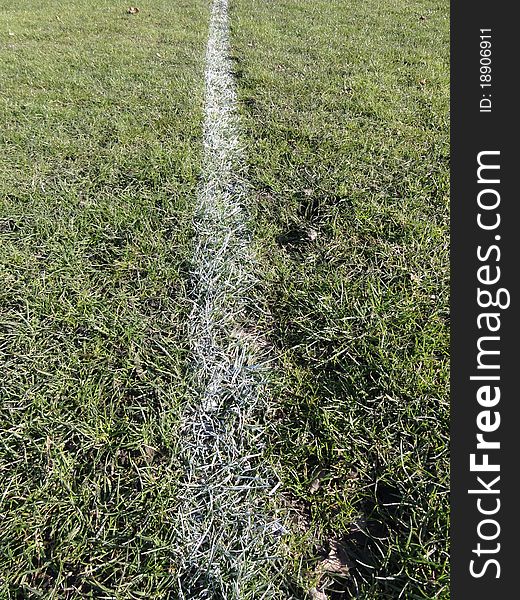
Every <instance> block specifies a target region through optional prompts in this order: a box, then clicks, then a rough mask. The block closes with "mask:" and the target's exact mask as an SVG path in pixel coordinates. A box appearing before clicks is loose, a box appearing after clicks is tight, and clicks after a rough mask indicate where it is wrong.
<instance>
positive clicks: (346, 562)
mask: <svg viewBox="0 0 520 600" xmlns="http://www.w3.org/2000/svg"><path fill="white" fill-rule="evenodd" d="M138 6H139V8H140V12H139V13H138V14H137V15H128V14H126V8H127V6H126V4H124V3H121V2H109V1H108V0H96V1H94V2H87V1H86V0H75V1H74V2H66V1H65V0H63V1H59V0H42V1H41V2H38V3H35V2H33V1H32V0H20V1H18V2H16V3H13V2H8V1H7V0H0V31H1V36H2V37H1V46H0V147H1V152H0V238H1V245H0V366H1V372H0V395H1V399H0V419H1V426H0V428H1V436H0V515H1V520H0V599H2V600H3V598H6V599H8V598H17V599H20V598H30V599H32V598H45V599H60V600H61V599H68V598H70V599H73V598H117V599H123V598H124V599H134V598H135V599H137V598H146V599H147V600H151V599H152V598H157V599H162V598H172V599H173V598H177V597H178V596H176V595H175V594H176V592H175V589H176V588H175V586H176V561H177V558H178V547H177V540H178V532H177V531H173V530H172V527H171V523H172V522H173V518H172V516H173V515H174V514H175V511H176V510H177V508H178V502H177V492H178V489H179V481H180V479H181V477H182V469H183V467H182V464H180V462H179V460H178V457H179V447H180V445H181V444H182V438H181V437H180V435H179V431H180V427H181V423H180V415H181V411H182V406H183V401H184V398H185V396H186V393H187V389H186V388H187V379H188V377H187V371H188V369H189V360H190V357H189V340H188V339H187V331H188V329H187V317H188V315H189V313H190V310H191V304H190V298H189V286H190V261H191V259H192V248H193V233H194V232H193V227H192V217H193V207H194V204H195V198H196V193H197V182H198V180H199V177H200V173H201V168H202V166H203V165H202V131H203V102H204V68H205V65H204V55H205V49H206V42H207V36H208V23H209V13H210V6H209V3H208V2H207V1H206V0H171V1H167V0H154V1H153V2H152V1H150V2H146V3H142V5H139V4H138ZM448 14H449V9H448V3H447V2H446V1H445V0H430V1H426V0H413V1H412V2H404V0H384V1H377V2H376V0H365V1H361V0H353V1H351V2H340V1H338V0H231V2H230V19H231V56H232V59H233V65H234V72H235V77H236V83H237V89H238V100H239V111H240V116H241V123H242V142H243V146H244V149H245V153H246V156H247V162H248V165H247V166H248V186H249V189H250V190H251V198H250V202H251V203H252V206H253V208H254V223H253V225H254V234H255V242H254V251H255V253H256V257H257V261H258V269H257V276H258V278H259V284H258V285H257V286H256V288H255V290H254V293H253V297H252V298H250V301H249V304H250V311H249V312H250V314H249V316H248V320H249V321H250V322H251V323H252V322H254V323H255V325H254V327H253V326H251V330H253V329H254V330H256V332H257V333H258V334H259V335H260V336H261V337H262V339H263V340H264V342H265V344H266V347H268V348H269V352H270V353H271V355H272V357H273V361H272V366H273V370H272V373H271V375H270V384H271V385H270V394H271V409H270V411H269V412H268V414H267V417H268V421H269V422H270V425H269V427H268V428H267V429H266V431H265V435H264V438H265V442H266V443H267V445H268V451H267V453H266V454H265V456H264V459H265V462H266V464H269V465H271V467H272V469H273V470H274V471H276V473H277V474H278V476H279V477H280V479H281V481H282V485H281V486H279V487H278V488H277V494H276V495H275V496H274V497H271V498H270V500H271V501H273V502H275V503H276V504H277V505H278V507H279V508H280V509H281V510H285V511H287V512H288V514H289V523H290V527H289V532H288V533H286V534H285V536H282V547H281V552H283V553H284V559H283V562H284V564H285V569H286V578H287V580H288V582H289V583H288V585H289V588H290V591H289V588H288V589H287V590H286V591H285V592H283V594H282V593H281V594H282V595H281V598H284V600H285V599H286V598H289V597H293V598H295V599H296V598H297V599H298V600H300V599H301V600H303V598H306V597H308V596H307V594H308V591H309V589H311V588H312V587H315V588H317V589H316V592H315V593H316V594H319V593H320V591H321V590H325V588H328V591H327V590H325V592H324V593H327V594H328V597H329V598H330V599H331V600H338V599H340V598H348V597H359V598H362V599H366V600H370V599H374V600H375V599H383V598H413V599H415V598H427V599H430V598H447V597H448V585H449V574H448V557H449V554H448V520H449V512H448V483H449V460H448V418H449V405H448V343H449V330H448V327H449V312H448V277H449V273H448V241H449V240H448V194H449V181H448V170H449V166H448V160H449V114H448V101H449V95H448V94H449V62H448V58H449V57H448V37H449V36H448V34H449V30H448V27H449V19H448ZM334 553H335V559H334V560H333V558H334ZM334 590H336V591H334ZM249 597H255V596H254V595H252V596H249ZM315 598H316V599H317V600H320V597H319V595H316V596H315Z"/></svg>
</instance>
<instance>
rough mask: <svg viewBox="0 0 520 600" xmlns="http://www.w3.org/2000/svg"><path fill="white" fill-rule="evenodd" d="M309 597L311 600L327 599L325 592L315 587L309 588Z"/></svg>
mask: <svg viewBox="0 0 520 600" xmlns="http://www.w3.org/2000/svg"><path fill="white" fill-rule="evenodd" d="M309 597H310V598H311V600H328V598H327V594H325V592H322V591H320V590H318V589H316V588H315V587H313V588H311V589H310V590H309Z"/></svg>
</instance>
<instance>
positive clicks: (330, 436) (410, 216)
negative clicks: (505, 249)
mask: <svg viewBox="0 0 520 600" xmlns="http://www.w3.org/2000/svg"><path fill="white" fill-rule="evenodd" d="M231 22H232V31H233V36H232V44H233V56H234V64H235V68H236V74H237V78H238V85H239V97H240V101H241V107H242V116H243V121H244V126H245V135H244V139H245V141H246V147H247V152H248V159H249V173H250V177H251V182H252V186H253V188H254V190H255V195H256V206H257V209H256V217H255V226H256V235H257V252H258V254H259V256H260V257H261V260H262V273H261V276H262V281H263V285H262V286H261V289H259V290H258V302H259V304H260V305H261V310H259V311H258V319H259V325H258V327H259V329H260V330H262V331H263V332H265V333H264V334H265V335H266V336H267V338H268V340H269V342H270V344H271V346H272V348H273V353H275V354H276V355H277V356H278V357H279V358H278V361H277V370H276V373H275V375H274V377H273V388H274V395H275V398H274V406H273V414H272V419H273V428H272V443H271V454H272V460H273V462H274V463H275V464H276V465H277V467H278V469H279V470H280V472H281V474H282V478H283V481H284V497H285V501H286V503H287V506H288V507H289V509H290V510H291V511H292V512H293V513H294V515H295V518H294V526H293V529H294V530H295V534H294V536H293V539H292V540H291V541H290V543H289V546H290V549H289V550H290V552H291V560H292V561H293V565H294V566H293V569H294V572H295V573H296V574H297V575H296V581H297V585H296V584H295V585H296V588H297V589H299V590H300V591H299V592H297V593H299V594H300V596H301V597H303V595H304V592H305V590H307V589H309V587H310V586H311V585H317V586H318V589H320V587H321V588H323V589H324V588H328V590H329V591H328V594H329V597H330V598H334V599H339V598H345V597H352V596H358V597H360V598H363V599H367V600H368V599H382V598H398V597H400V598H429V599H431V598H447V597H448V583H449V581H448V578H449V574H448V510H449V506H448V485H449V460H448V435H449V433H448V432H449V405H448V344H449V333H448V325H449V313H448V276H449V274H448V240H449V238H448V194H449V187H448V186H449V180H448V174H449V165H448V160H449V115H448V109H449V55H448V51H449V29H448V28H449V7H448V3H447V2H446V1H445V0H428V1H425V0H413V1H412V2H405V1H404V0H384V1H382V2H381V1H378V2H376V1H375V0H352V1H351V2H343V1H341V2H340V1H337V0H336V1H334V0H276V1H274V0H272V1H264V0H262V1H261V0H234V1H233V2H232V21H231ZM332 548H336V553H337V554H338V553H339V557H340V558H339V562H340V563H341V565H340V570H341V571H342V572H343V573H342V574H341V575H342V576H341V577H340V576H338V575H336V576H329V575H330V574H327V573H326V572H325V569H326V564H327V563H326V561H325V560H324V559H325V558H326V557H327V556H329V555H330V553H331V549H332ZM329 558H330V556H329ZM347 569H348V574H346V571H347ZM320 573H321V575H320ZM298 586H299V587H298ZM334 590H336V591H334Z"/></svg>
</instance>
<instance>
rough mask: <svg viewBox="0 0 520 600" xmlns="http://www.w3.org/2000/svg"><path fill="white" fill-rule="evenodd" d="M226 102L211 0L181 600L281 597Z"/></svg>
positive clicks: (243, 222) (223, 11)
mask: <svg viewBox="0 0 520 600" xmlns="http://www.w3.org/2000/svg"><path fill="white" fill-rule="evenodd" d="M236 105H237V99H236V91H235V84H234V80H233V76H232V70H231V60H230V57H229V24H228V1H227V0H214V2H213V5H212V14H211V22H210V31H209V39H208V46H207V53H206V73H205V123H204V166H203V173H202V181H201V184H200V188H199V193H198V197H197V205H196V210H195V216H194V228H195V233H196V246H195V250H194V255H193V268H192V299H193V310H192V312H191V315H190V320H189V325H188V327H189V336H190V349H191V357H192V380H191V383H192V385H191V390H190V393H189V394H188V396H189V398H188V400H187V404H186V406H185V409H184V413H183V415H182V448H181V449H180V456H181V459H182V461H183V463H184V471H185V473H184V478H183V481H182V483H181V487H180V489H179V492H178V495H179V511H178V515H177V522H176V527H177V529H178V531H179V536H178V537H179V548H178V561H177V566H176V574H177V582H178V591H179V597H180V598H185V599H186V600H192V599H195V598H206V599H209V598H211V599H217V598H218V599H219V600H222V599H226V600H239V599H240V600H244V599H246V598H251V599H252V598H255V600H256V599H260V598H266V599H267V598H278V599H280V598H288V596H287V595H285V594H283V592H282V591H281V587H280V584H279V582H278V581H277V580H278V576H277V575H276V572H277V571H278V568H279V567H278V568H277V567H276V565H275V564H274V562H273V558H272V555H273V553H276V548H277V545H278V541H279V540H278V537H279V534H280V532H281V531H283V528H282V527H281V525H280V524H279V523H278V522H277V521H276V519H274V518H273V516H272V515H271V516H269V517H268V516H267V512H268V511H267V498H268V492H269V489H272V487H273V484H275V483H276V479H274V480H273V476H272V473H270V472H269V471H268V469H267V467H265V465H263V464H262V461H261V460H259V457H260V455H261V451H262V445H263V444H262V439H263V437H264V433H265V432H264V428H263V426H262V425H261V423H260V422H259V420H258V414H259V413H260V411H261V409H262V405H263V403H264V402H265V390H264V387H265V386H264V383H263V381H262V379H263V375H262V371H263V367H262V366H261V365H262V364H263V362H264V361H265V360H266V359H265V356H263V355H262V351H261V346H260V344H258V342H257V340H256V339H255V336H254V335H252V334H251V333H250V332H248V331H247V325H246V322H247V319H246V304H247V299H248V297H250V291H251V289H252V286H254V285H255V277H254V268H255V264H254V257H253V254H252V251H251V244H250V234H249V231H248V215H247V188H246V185H245V183H244V177H243V169H244V162H245V161H244V153H243V149H242V148H241V145H240V136H239V120H238V115H237V111H236Z"/></svg>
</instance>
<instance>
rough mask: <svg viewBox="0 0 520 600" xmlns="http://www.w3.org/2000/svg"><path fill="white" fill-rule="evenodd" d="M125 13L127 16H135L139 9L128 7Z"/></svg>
mask: <svg viewBox="0 0 520 600" xmlns="http://www.w3.org/2000/svg"><path fill="white" fill-rule="evenodd" d="M126 12H127V13H128V14H129V15H136V14H137V13H138V12H139V9H138V8H137V6H129V7H128V10H127V11H126Z"/></svg>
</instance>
